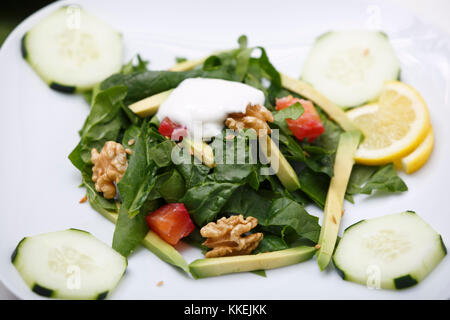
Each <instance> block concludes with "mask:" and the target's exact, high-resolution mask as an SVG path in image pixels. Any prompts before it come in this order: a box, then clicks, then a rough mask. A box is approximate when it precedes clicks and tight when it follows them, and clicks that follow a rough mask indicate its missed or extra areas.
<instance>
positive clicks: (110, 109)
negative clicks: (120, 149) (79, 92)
mask: <svg viewBox="0 0 450 320" xmlns="http://www.w3.org/2000/svg"><path fill="white" fill-rule="evenodd" d="M126 93H127V89H126V88H125V87H121V86H118V87H113V88H110V89H108V90H104V91H102V92H100V93H98V94H97V95H96V96H95V101H94V103H93V105H92V108H91V112H90V113H89V116H88V117H87V119H86V121H85V122H84V125H83V128H82V129H81V131H80V135H81V140H80V142H79V143H78V145H77V146H76V147H75V149H74V150H73V151H72V153H71V154H70V155H69V159H70V161H71V162H72V164H73V165H74V166H75V167H77V168H78V169H79V170H80V171H82V172H86V170H87V167H88V165H89V164H90V163H91V150H92V149H93V148H96V149H97V150H100V149H101V148H102V147H103V145H104V144H105V142H106V141H109V140H113V141H115V140H116V139H117V137H118V136H119V133H120V130H121V128H122V127H123V124H124V118H123V115H122V111H121V110H122V108H121V105H122V100H123V99H124V98H125V95H126Z"/></svg>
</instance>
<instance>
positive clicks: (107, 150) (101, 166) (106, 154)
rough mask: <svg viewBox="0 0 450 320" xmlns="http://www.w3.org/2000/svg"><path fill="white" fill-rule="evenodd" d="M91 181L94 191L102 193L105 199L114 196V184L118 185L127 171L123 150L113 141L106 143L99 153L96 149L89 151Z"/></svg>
mask: <svg viewBox="0 0 450 320" xmlns="http://www.w3.org/2000/svg"><path fill="white" fill-rule="evenodd" d="M91 161H92V163H93V164H94V167H93V168H92V181H94V182H95V190H97V191H98V192H103V196H104V197H105V198H106V199H112V198H114V197H115V196H116V186H115V185H114V182H115V183H119V181H120V179H122V176H123V174H124V173H125V171H126V170H127V167H128V160H127V152H126V150H125V148H124V147H123V146H122V145H121V144H120V143H117V142H115V141H108V142H106V143H105V145H104V146H103V148H102V150H101V151H100V153H99V152H98V151H97V149H95V148H94V149H92V150H91Z"/></svg>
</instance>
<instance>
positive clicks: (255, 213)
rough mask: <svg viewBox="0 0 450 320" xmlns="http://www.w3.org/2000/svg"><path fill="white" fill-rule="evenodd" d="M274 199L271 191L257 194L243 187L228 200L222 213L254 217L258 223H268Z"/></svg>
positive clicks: (262, 191) (261, 191)
mask: <svg viewBox="0 0 450 320" xmlns="http://www.w3.org/2000/svg"><path fill="white" fill-rule="evenodd" d="M273 197H274V194H273V193H272V192H270V191H266V190H259V191H258V192H256V191H255V190H253V189H251V188H249V187H248V186H241V187H239V188H237V189H236V191H235V192H234V193H233V196H232V197H230V199H228V201H227V202H226V204H225V205H224V207H223V208H222V212H226V213H233V214H242V215H243V216H244V217H248V216H252V217H254V218H256V219H258V221H266V220H267V219H268V214H269V210H270V206H271V205H272V198H273Z"/></svg>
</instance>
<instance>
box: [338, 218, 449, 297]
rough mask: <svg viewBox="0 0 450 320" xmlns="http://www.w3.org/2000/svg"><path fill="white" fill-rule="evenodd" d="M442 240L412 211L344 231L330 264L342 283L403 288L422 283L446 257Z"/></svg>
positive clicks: (378, 219)
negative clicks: (350, 282)
mask: <svg viewBox="0 0 450 320" xmlns="http://www.w3.org/2000/svg"><path fill="white" fill-rule="evenodd" d="M446 254H447V249H446V248H445V245H444V242H443V241H442V237H441V236H440V235H439V234H438V233H437V232H436V231H435V230H434V229H433V228H432V227H431V226H430V225H428V224H427V223H426V222H425V221H424V220H423V219H422V218H420V217H419V216H418V215H417V214H416V213H414V212H412V211H406V212H402V213H397V214H391V215H386V216H382V217H378V218H374V219H368V220H363V221H360V222H359V223H357V224H354V225H353V226H351V227H349V228H347V229H346V230H345V232H344V235H343V237H342V239H341V240H340V242H339V244H338V246H337V248H336V252H335V254H334V257H333V262H334V265H335V266H336V268H337V269H338V270H339V273H340V274H341V276H342V278H343V279H344V280H348V281H353V282H356V283H360V284H363V285H366V286H368V287H372V288H383V289H404V288H408V287H411V286H414V285H416V284H417V283H419V282H420V281H422V280H423V279H424V278H425V277H426V276H427V275H428V274H429V273H430V272H431V271H432V270H433V269H434V268H435V267H436V266H437V265H438V264H439V263H440V262H441V260H442V259H443V258H444V257H445V255H446Z"/></svg>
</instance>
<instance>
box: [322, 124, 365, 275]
mask: <svg viewBox="0 0 450 320" xmlns="http://www.w3.org/2000/svg"><path fill="white" fill-rule="evenodd" d="M360 140H361V133H360V131H356V130H355V131H347V132H344V133H342V134H341V137H340V139H339V144H338V148H337V151H336V160H335V162H334V175H333V178H331V182H330V187H329V188H328V193H327V199H326V201H325V209H324V216H323V223H322V229H321V230H320V236H319V243H318V244H319V251H318V253H317V263H318V264H319V268H320V270H324V269H325V268H326V267H327V266H328V264H329V263H330V260H331V257H332V256H333V251H334V246H335V245H336V240H337V236H338V232H339V225H340V223H341V217H342V208H343V204H344V196H345V191H346V190H347V184H348V180H349V179H350V174H351V172H352V168H353V164H354V163H355V160H354V157H355V152H356V149H357V148H358V145H359V142H360Z"/></svg>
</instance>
